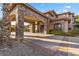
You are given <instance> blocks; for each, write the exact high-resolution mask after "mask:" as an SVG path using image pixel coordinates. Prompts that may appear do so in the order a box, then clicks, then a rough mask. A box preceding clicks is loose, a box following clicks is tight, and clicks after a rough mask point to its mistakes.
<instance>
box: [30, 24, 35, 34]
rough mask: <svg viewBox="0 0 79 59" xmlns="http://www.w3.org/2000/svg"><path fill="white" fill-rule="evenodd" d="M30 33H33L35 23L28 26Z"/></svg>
mask: <svg viewBox="0 0 79 59" xmlns="http://www.w3.org/2000/svg"><path fill="white" fill-rule="evenodd" d="M30 32H31V33H34V32H35V23H31V25H30Z"/></svg>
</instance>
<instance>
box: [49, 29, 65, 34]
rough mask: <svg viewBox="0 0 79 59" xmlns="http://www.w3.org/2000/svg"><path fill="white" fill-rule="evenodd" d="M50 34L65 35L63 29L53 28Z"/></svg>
mask: <svg viewBox="0 0 79 59" xmlns="http://www.w3.org/2000/svg"><path fill="white" fill-rule="evenodd" d="M49 34H55V35H65V33H64V32H63V31H62V30H61V29H51V30H50V31H49Z"/></svg>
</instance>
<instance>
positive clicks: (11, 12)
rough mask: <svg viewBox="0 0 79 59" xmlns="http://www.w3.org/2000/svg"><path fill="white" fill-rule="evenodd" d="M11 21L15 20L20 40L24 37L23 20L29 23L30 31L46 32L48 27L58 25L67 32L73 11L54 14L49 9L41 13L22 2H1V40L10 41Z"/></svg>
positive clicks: (70, 26)
mask: <svg viewBox="0 0 79 59" xmlns="http://www.w3.org/2000/svg"><path fill="white" fill-rule="evenodd" d="M11 21H16V26H15V27H16V38H17V40H18V41H22V40H23V38H24V34H23V33H24V31H23V29H24V22H27V23H30V32H32V33H45V34H46V33H48V31H49V30H50V29H53V28H55V27H60V28H61V29H62V30H63V31H65V32H68V31H69V29H71V30H72V29H73V26H74V13H70V12H67V13H62V14H56V12H55V11H53V10H50V11H47V12H45V13H42V12H40V11H38V10H37V9H35V8H34V7H32V6H30V5H29V4H24V3H3V23H2V40H5V41H6V42H8V41H10V34H11V31H10V30H11Z"/></svg>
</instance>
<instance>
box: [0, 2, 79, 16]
mask: <svg viewBox="0 0 79 59" xmlns="http://www.w3.org/2000/svg"><path fill="white" fill-rule="evenodd" d="M30 5H31V6H33V7H35V8H36V9H38V10H39V11H41V12H46V11H48V10H55V11H56V13H63V12H66V11H67V10H70V11H71V12H74V13H75V14H76V15H79V3H30ZM1 9H2V4H1V3H0V17H1V16H2V11H1Z"/></svg>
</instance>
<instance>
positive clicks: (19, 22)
mask: <svg viewBox="0 0 79 59" xmlns="http://www.w3.org/2000/svg"><path fill="white" fill-rule="evenodd" d="M23 29H24V18H23V12H22V9H21V7H20V6H18V13H17V14H16V39H17V40H18V42H21V41H22V40H23V39H24V31H23Z"/></svg>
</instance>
